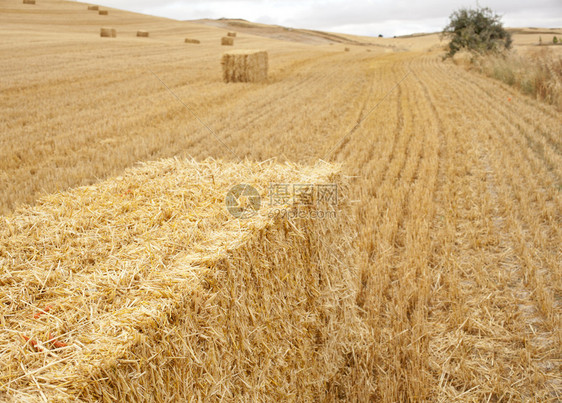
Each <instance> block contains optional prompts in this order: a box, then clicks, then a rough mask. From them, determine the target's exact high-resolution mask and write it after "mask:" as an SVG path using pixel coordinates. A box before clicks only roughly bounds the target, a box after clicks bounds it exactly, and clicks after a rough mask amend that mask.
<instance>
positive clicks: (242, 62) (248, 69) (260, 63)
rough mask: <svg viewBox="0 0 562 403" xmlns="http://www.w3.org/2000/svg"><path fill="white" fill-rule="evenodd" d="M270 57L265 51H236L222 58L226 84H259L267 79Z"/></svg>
mask: <svg viewBox="0 0 562 403" xmlns="http://www.w3.org/2000/svg"><path fill="white" fill-rule="evenodd" d="M267 69H268V55H267V52H266V51H264V50H235V51H232V52H228V53H225V54H224V55H223V56H222V74H223V79H224V81H225V82H227V83H229V82H258V81H263V80H265V79H267Z"/></svg>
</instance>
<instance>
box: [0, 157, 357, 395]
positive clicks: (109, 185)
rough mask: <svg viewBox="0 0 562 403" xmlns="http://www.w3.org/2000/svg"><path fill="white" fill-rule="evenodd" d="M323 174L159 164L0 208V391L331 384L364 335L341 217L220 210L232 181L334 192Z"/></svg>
mask: <svg viewBox="0 0 562 403" xmlns="http://www.w3.org/2000/svg"><path fill="white" fill-rule="evenodd" d="M337 170H338V168H337V167H334V166H332V165H328V164H323V165H318V166H316V167H314V168H306V167H301V166H296V165H278V164H274V163H273V162H266V163H261V164H258V163H245V164H231V163H230V164H227V163H219V162H215V161H206V162H203V163H196V162H194V161H190V160H178V159H170V160H163V161H159V162H154V163H149V164H144V165H142V166H141V167H138V168H135V169H130V170H128V171H127V172H126V173H125V174H124V176H123V177H118V178H115V179H111V180H107V181H105V182H102V183H100V184H98V185H95V186H88V187H81V188H77V189H75V190H72V191H70V192H66V193H60V194H54V195H51V196H47V197H45V198H43V199H42V200H41V201H40V202H39V203H38V205H37V206H35V207H29V208H24V209H20V210H19V211H17V212H16V213H15V214H13V215H12V216H8V217H1V218H0V267H1V268H2V270H1V271H0V302H1V303H2V306H3V310H2V313H1V316H0V320H1V323H2V331H0V343H1V344H0V345H1V346H2V348H1V349H0V400H16V401H22V400H28V401H29V400H31V401H35V400H40V399H44V400H48V401H69V400H76V399H77V400H85V401H92V400H97V401H139V400H143V401H170V400H175V401H186V400H188V399H192V400H203V399H212V400H221V399H226V400H228V401H263V400H268V401H272V400H281V401H286V400H306V401H310V400H321V399H333V398H334V396H336V395H337V394H341V393H342V392H341V390H340V387H341V386H340V385H344V384H349V381H346V382H344V381H343V378H344V377H346V376H347V375H348V374H349V368H348V366H349V365H351V361H352V360H353V356H354V348H353V345H354V344H355V343H357V340H358V338H359V337H360V335H359V333H360V331H361V329H362V327H361V326H362V325H361V323H360V320H359V318H358V316H357V312H356V311H355V309H356V308H355V306H356V304H355V299H356V297H357V291H356V290H357V285H356V284H355V281H354V279H355V278H356V273H355V269H354V267H355V266H354V262H353V261H352V257H351V256H352V254H351V253H350V250H351V246H350V243H351V239H352V236H353V234H351V233H350V232H349V229H348V227H347V225H348V224H349V220H350V217H349V216H348V215H346V214H345V211H341V210H340V211H338V214H337V215H336V216H335V217H332V218H325V219H312V218H298V219H294V220H289V219H284V218H281V217H279V216H278V215H275V216H272V215H270V213H271V212H272V209H273V206H269V205H267V203H265V204H266V205H265V206H264V207H262V209H261V210H260V212H259V214H257V215H255V216H253V217H251V218H249V219H246V220H238V219H235V218H233V217H232V216H231V215H230V214H229V213H228V212H227V211H226V209H225V207H224V201H225V194H226V193H227V191H228V189H229V188H230V187H231V186H232V185H234V184H237V183H248V184H250V185H252V186H254V187H255V188H256V189H258V191H259V192H260V194H262V196H264V200H266V199H267V198H266V197H265V196H266V192H267V190H266V189H267V187H268V183H270V182H274V183H332V182H336V183H339V184H340V186H342V188H341V189H345V184H344V183H343V179H342V177H341V176H340V175H339V174H338V172H337ZM341 195H342V197H340V204H339V206H340V207H338V208H340V209H342V208H343V209H346V207H345V206H346V200H345V197H343V196H344V195H345V191H343V192H341ZM285 207H286V208H288V209H290V210H294V209H295V208H296V207H295V206H293V205H292V204H291V202H290V201H289V202H287V204H286V205H285ZM330 207H332V208H335V206H325V208H330Z"/></svg>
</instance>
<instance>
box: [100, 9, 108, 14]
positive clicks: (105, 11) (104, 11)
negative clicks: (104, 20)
mask: <svg viewBox="0 0 562 403" xmlns="http://www.w3.org/2000/svg"><path fill="white" fill-rule="evenodd" d="M98 14H99V15H108V14H109V11H107V10H100V11H98Z"/></svg>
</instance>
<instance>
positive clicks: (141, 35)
mask: <svg viewBox="0 0 562 403" xmlns="http://www.w3.org/2000/svg"><path fill="white" fill-rule="evenodd" d="M148 35H149V33H148V31H137V36H140V37H143V38H148Z"/></svg>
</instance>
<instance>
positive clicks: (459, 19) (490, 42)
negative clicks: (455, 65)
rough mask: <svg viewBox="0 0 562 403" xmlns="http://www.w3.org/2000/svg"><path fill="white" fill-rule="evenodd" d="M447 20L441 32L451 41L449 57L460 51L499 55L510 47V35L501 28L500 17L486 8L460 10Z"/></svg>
mask: <svg viewBox="0 0 562 403" xmlns="http://www.w3.org/2000/svg"><path fill="white" fill-rule="evenodd" d="M449 18H450V21H449V24H448V25H447V26H446V27H445V28H444V29H443V32H442V36H443V37H447V38H450V39H451V41H450V42H449V52H448V53H447V56H449V57H452V56H453V55H454V54H455V53H457V52H458V51H459V50H462V49H466V50H468V51H470V52H472V53H478V54H484V53H499V52H501V51H503V50H505V49H509V48H510V47H511V42H512V40H511V34H510V33H509V32H507V31H506V30H505V29H504V28H503V25H502V23H501V22H500V19H501V18H500V16H499V15H497V14H494V12H493V11H492V10H491V9H489V8H487V7H484V8H477V9H475V10H473V9H470V8H461V9H460V10H457V11H455V12H454V13H453V14H451V16H450V17H449Z"/></svg>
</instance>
